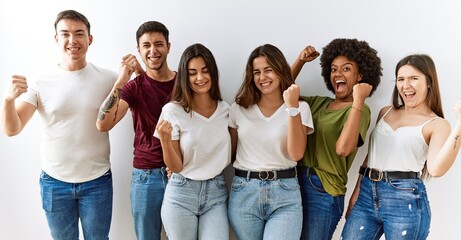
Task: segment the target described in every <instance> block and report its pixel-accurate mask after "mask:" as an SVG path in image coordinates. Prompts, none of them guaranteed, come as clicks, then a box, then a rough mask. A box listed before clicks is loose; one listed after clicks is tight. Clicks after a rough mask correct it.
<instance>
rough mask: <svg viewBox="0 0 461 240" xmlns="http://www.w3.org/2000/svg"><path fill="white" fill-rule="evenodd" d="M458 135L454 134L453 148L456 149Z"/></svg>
mask: <svg viewBox="0 0 461 240" xmlns="http://www.w3.org/2000/svg"><path fill="white" fill-rule="evenodd" d="M458 138H459V135H456V137H455V142H454V143H453V150H455V149H456V143H457V142H458Z"/></svg>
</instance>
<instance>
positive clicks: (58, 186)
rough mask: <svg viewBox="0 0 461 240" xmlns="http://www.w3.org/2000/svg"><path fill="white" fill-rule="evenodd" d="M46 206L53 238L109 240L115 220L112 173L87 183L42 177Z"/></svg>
mask: <svg viewBox="0 0 461 240" xmlns="http://www.w3.org/2000/svg"><path fill="white" fill-rule="evenodd" d="M40 191H41V195H42V205H43V209H44V210H45V213H46V218H47V221H48V226H49V227H50V231H51V236H52V237H53V239H55V240H57V239H59V240H61V239H66V240H74V239H75V240H77V239H79V228H78V221H79V219H80V221H81V224H82V229H83V237H84V239H85V240H107V239H109V229H110V223H111V218H112V195H113V191H112V173H111V171H110V170H109V171H108V172H107V173H105V174H104V175H103V176H101V177H99V178H97V179H94V180H91V181H88V182H83V183H67V182H62V181H59V180H57V179H54V178H52V177H51V176H49V175H48V174H46V173H45V172H43V171H42V173H41V175H40Z"/></svg>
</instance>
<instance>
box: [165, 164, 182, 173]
mask: <svg viewBox="0 0 461 240" xmlns="http://www.w3.org/2000/svg"><path fill="white" fill-rule="evenodd" d="M168 169H169V170H170V171H172V172H174V173H180V172H181V171H182V165H181V166H173V167H168Z"/></svg>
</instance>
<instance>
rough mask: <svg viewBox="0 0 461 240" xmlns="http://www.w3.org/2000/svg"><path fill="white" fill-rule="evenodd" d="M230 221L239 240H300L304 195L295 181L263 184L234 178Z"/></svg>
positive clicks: (267, 181)
mask: <svg viewBox="0 0 461 240" xmlns="http://www.w3.org/2000/svg"><path fill="white" fill-rule="evenodd" d="M228 212H229V221H230V224H231V226H232V228H233V229H234V233H235V235H236V237H237V239H239V240H260V239H265V240H269V239H274V240H280V239H285V240H299V237H300V236H301V226H302V210H301V194H300V192H299V184H298V181H297V179H296V177H294V178H284V179H277V180H260V179H255V178H244V177H238V176H234V178H233V181H232V187H231V192H230V198H229V209H228Z"/></svg>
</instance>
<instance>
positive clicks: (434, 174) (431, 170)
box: [427, 166, 447, 178]
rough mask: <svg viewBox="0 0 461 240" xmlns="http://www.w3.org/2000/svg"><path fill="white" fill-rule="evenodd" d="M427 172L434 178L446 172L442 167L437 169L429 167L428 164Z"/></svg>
mask: <svg viewBox="0 0 461 240" xmlns="http://www.w3.org/2000/svg"><path fill="white" fill-rule="evenodd" d="M427 173H428V174H429V175H430V176H431V177H434V178H437V177H441V176H443V175H445V173H447V171H444V170H442V169H437V168H430V167H429V166H428V167H427Z"/></svg>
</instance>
